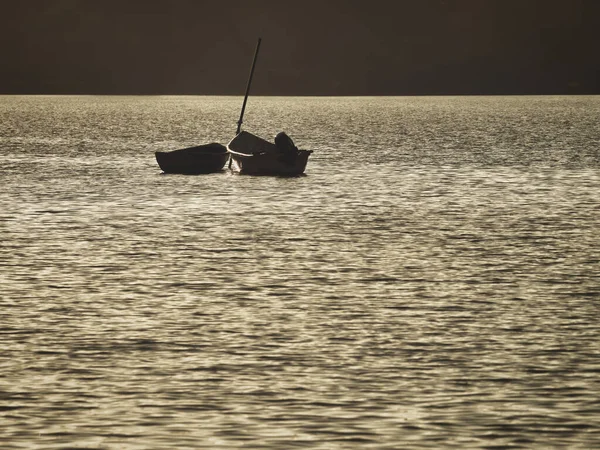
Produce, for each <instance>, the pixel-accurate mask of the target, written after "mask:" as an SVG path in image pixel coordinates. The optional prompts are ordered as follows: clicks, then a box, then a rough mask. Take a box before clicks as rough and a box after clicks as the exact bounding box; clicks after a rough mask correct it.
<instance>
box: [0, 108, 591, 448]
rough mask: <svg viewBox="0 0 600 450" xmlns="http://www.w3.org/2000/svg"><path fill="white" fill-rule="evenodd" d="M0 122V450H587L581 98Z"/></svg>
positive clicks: (587, 166) (587, 289) (45, 113)
mask: <svg viewBox="0 0 600 450" xmlns="http://www.w3.org/2000/svg"><path fill="white" fill-rule="evenodd" d="M241 100H242V99H241V98H236V97H0V124H1V128H0V156H1V158H2V164H1V166H0V180H1V191H0V226H1V231H2V240H1V241H0V249H1V251H0V267H1V271H0V294H1V296H0V307H1V309H0V314H1V318H2V319H1V320H2V322H1V324H2V327H1V328H0V443H1V444H0V446H1V448H2V449H17V448H39V449H59V448H60V449H63V448H97V449H127V450H131V449H148V448H178V449H183V448H206V449H215V448H223V449H231V448H242V447H243V448H255V449H282V448H314V449H348V448H366V449H399V448H415V449H419V448H427V449H436V448H457V449H458V448H460V449H464V448H490V449H491V448H527V449H529V448H544V449H545V448H575V449H591V448H598V447H600V328H599V325H598V324H599V321H600V121H599V120H598V117H600V97H465V98H459V97H456V98H453V97H437V98H435V97H434V98H402V97H398V98H256V97H255V98H251V99H250V101H249V103H248V108H247V111H246V117H245V119H246V123H245V128H246V129H247V130H249V131H253V132H255V133H256V134H259V135H262V136H264V137H270V136H274V135H275V134H276V133H277V132H278V131H280V130H285V131H287V132H288V133H289V134H290V135H291V136H292V137H293V138H294V140H295V141H296V143H297V144H298V145H299V147H301V148H306V149H312V150H314V154H313V155H312V156H311V159H310V160H309V164H308V167H307V175H306V176H304V177H299V178H275V177H273V178H270V177H249V176H239V175H232V174H230V173H227V172H223V173H221V174H212V175H205V176H180V175H162V174H161V173H160V169H159V168H158V166H157V164H156V162H155V160H154V151H157V150H172V149H177V148H181V147H184V146H188V145H194V144H201V143H206V142H211V141H217V142H222V143H227V141H228V140H229V139H230V138H231V137H232V133H233V131H234V130H235V126H236V125H235V122H236V120H237V118H238V117H237V116H238V114H239V108H240V106H241Z"/></svg>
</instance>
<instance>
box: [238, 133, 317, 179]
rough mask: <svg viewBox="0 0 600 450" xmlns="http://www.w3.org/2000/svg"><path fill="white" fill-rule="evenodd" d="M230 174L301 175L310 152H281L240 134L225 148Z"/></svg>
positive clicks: (261, 141) (249, 136) (264, 142)
mask: <svg viewBox="0 0 600 450" xmlns="http://www.w3.org/2000/svg"><path fill="white" fill-rule="evenodd" d="M227 149H228V150H229V154H230V155H231V163H232V168H233V170H234V171H237V172H239V173H240V174H248V175H281V176H294V175H301V174H303V173H304V170H305V169H306V163H307V162H308V157H309V156H310V154H311V153H312V150H298V149H296V148H295V147H294V148H293V150H290V149H286V150H285V151H284V149H282V148H280V147H278V146H277V145H275V144H273V143H271V142H268V141H265V140H264V139H261V138H259V137H258V136H255V135H253V134H252V133H248V132H247V131H242V132H240V133H238V135H237V136H236V137H234V138H233V139H232V141H231V142H230V143H229V144H228V145H227Z"/></svg>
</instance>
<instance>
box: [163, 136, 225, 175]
mask: <svg viewBox="0 0 600 450" xmlns="http://www.w3.org/2000/svg"><path fill="white" fill-rule="evenodd" d="M155 155H156V161H157V162H158V165H159V166H160V168H161V169H162V171H163V172H165V173H182V174H187V175H197V174H201V173H214V172H220V171H221V170H223V167H225V163H226V162H227V159H228V158H229V153H228V152H227V147H225V146H224V145H221V144H217V143H212V144H204V145H198V146H196V147H188V148H182V149H180V150H173V151H171V152H156V153H155Z"/></svg>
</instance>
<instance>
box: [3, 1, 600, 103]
mask: <svg viewBox="0 0 600 450" xmlns="http://www.w3.org/2000/svg"><path fill="white" fill-rule="evenodd" d="M599 25H600V1H598V0H396V1H382V0H319V1H315V0H306V1H291V0H277V1H272V0H246V1H231V0H229V1H228V0H213V1H204V0H162V1H159V0H145V1H138V0H116V1H115V0H98V1H95V0H0V54H1V55H2V56H1V58H2V69H1V71H0V93H5V94H7V93H27V94H38V93H43V94H69V93H72V94H83V93H90V94H232V95H243V93H244V90H245V85H246V79H247V76H248V71H249V68H250V63H251V61H252V56H253V53H254V47H255V45H256V39H257V38H258V37H259V36H261V37H262V38H263V42H262V46H261V53H260V55H259V60H258V64H257V69H256V73H255V78H254V83H253V86H252V93H253V94H254V95H413V94H418V95H426V94H455V95H461V94H553V93H556V94H565V93H572V94H578V93H584V94H600V87H599V84H600V83H599V79H600V58H599V55H600V50H599V47H600V45H599V44H600V38H599V36H600V27H599Z"/></svg>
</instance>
